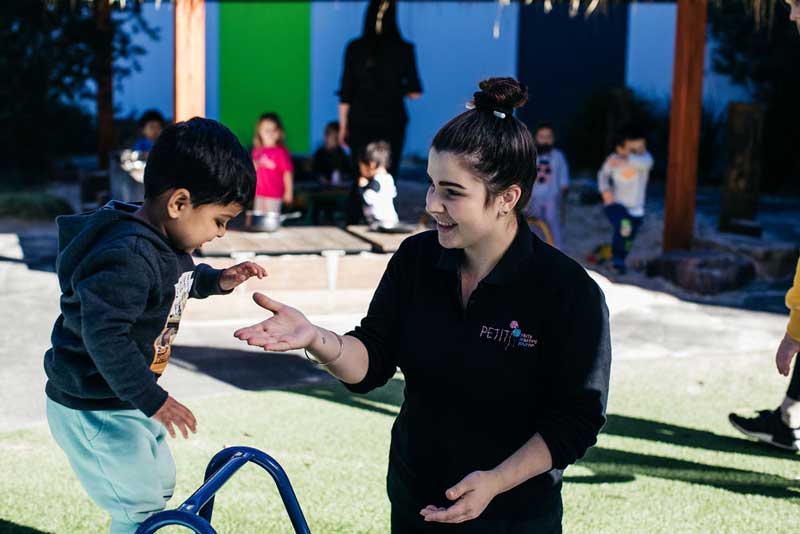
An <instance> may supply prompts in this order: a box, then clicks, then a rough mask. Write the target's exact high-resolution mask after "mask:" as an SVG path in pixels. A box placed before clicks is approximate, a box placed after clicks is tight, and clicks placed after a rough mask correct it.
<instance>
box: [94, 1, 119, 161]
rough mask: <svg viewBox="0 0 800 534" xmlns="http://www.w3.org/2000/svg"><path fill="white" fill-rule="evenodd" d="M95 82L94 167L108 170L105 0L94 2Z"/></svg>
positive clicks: (109, 66)
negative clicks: (95, 162)
mask: <svg viewBox="0 0 800 534" xmlns="http://www.w3.org/2000/svg"><path fill="white" fill-rule="evenodd" d="M94 9H95V11H94V17H95V19H94V20H95V27H96V28H97V35H98V40H97V47H96V48H95V61H96V66H95V83H96V84H97V166H98V168H100V169H108V161H109V153H110V152H111V146H112V144H113V142H114V101H113V98H114V95H113V92H112V89H113V85H114V84H113V54H112V38H113V36H112V34H111V5H110V3H109V0H99V1H98V2H97V3H96V4H95V8H94Z"/></svg>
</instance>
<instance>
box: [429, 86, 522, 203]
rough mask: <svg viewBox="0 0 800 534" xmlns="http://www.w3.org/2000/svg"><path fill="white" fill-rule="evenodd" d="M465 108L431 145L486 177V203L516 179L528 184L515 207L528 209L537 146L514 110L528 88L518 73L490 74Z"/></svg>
mask: <svg viewBox="0 0 800 534" xmlns="http://www.w3.org/2000/svg"><path fill="white" fill-rule="evenodd" d="M480 88H481V90H480V91H478V92H476V93H475V94H474V97H473V100H472V102H471V103H470V105H471V106H473V109H470V110H469V111H465V112H464V113H462V114H461V115H458V116H457V117H455V118H454V119H451V120H450V122H448V123H447V124H445V125H444V126H443V127H442V129H441V130H439V131H438V132H437V134H436V136H435V137H434V138H433V143H431V147H432V148H433V149H434V150H436V151H437V152H449V153H450V154H453V155H454V156H456V157H458V158H459V159H460V160H461V162H462V164H463V165H464V166H465V167H466V168H467V169H469V170H470V171H471V172H472V174H474V175H476V176H478V177H479V178H481V179H482V180H483V182H484V184H485V185H486V191H487V193H488V195H487V200H486V204H487V206H488V204H489V202H490V201H491V199H492V198H494V197H496V196H497V195H499V194H501V193H503V192H504V191H505V190H507V189H508V188H509V187H511V186H512V185H518V186H519V187H520V188H521V189H522V196H521V197H520V199H519V202H517V205H516V207H515V210H516V211H517V213H522V210H524V209H525V206H527V205H528V201H529V200H530V198H531V192H532V190H533V181H534V173H535V169H536V147H535V145H534V143H533V137H532V136H531V133H530V131H529V130H528V127H527V126H525V125H524V124H523V123H522V122H521V121H519V120H517V119H516V118H515V117H514V115H513V111H514V109H516V108H519V107H522V106H523V105H524V104H525V102H527V100H528V88H527V87H526V86H525V85H524V84H522V83H520V82H518V81H517V80H515V79H514V78H489V79H488V80H483V81H482V82H481V83H480Z"/></svg>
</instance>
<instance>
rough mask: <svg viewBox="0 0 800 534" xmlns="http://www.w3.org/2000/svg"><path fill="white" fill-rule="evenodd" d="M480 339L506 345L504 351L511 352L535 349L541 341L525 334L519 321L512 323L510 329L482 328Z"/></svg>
mask: <svg viewBox="0 0 800 534" xmlns="http://www.w3.org/2000/svg"><path fill="white" fill-rule="evenodd" d="M478 337H479V338H480V339H486V340H488V341H494V342H495V343H500V344H503V345H505V346H504V347H503V348H504V350H509V349H512V348H514V347H519V348H523V349H532V348H533V347H535V346H536V345H537V344H538V343H539V340H538V339H536V338H535V337H533V336H532V335H531V334H526V333H524V332H523V331H522V330H521V329H520V326H519V323H518V322H517V321H511V324H509V328H497V327H494V326H487V325H483V326H481V333H480V335H479V336H478Z"/></svg>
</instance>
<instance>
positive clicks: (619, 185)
mask: <svg viewBox="0 0 800 534" xmlns="http://www.w3.org/2000/svg"><path fill="white" fill-rule="evenodd" d="M617 139H618V140H617V146H616V149H615V151H614V152H613V153H612V154H611V155H609V156H608V158H606V160H605V162H604V163H603V166H602V167H601V168H600V172H598V173H597V186H598V189H600V193H601V194H602V195H603V204H604V205H605V212H606V216H607V217H608V220H609V221H610V222H611V226H612V227H613V234H612V236H611V251H612V257H613V264H614V269H615V270H616V271H617V273H619V274H625V272H626V267H625V258H626V257H627V256H628V253H629V252H630V251H631V248H632V246H633V240H634V239H635V238H636V234H637V232H638V231H639V228H640V227H641V225H642V221H643V220H644V204H645V196H646V194H647V181H648V179H649V177H650V169H652V168H653V156H651V155H650V153H649V152H648V151H647V142H646V141H645V136H644V134H643V133H642V132H641V131H639V130H637V129H636V128H633V127H630V128H626V129H624V130H622V132H621V133H620V135H619V136H618V138H617Z"/></svg>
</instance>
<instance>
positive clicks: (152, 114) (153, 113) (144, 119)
mask: <svg viewBox="0 0 800 534" xmlns="http://www.w3.org/2000/svg"><path fill="white" fill-rule="evenodd" d="M148 122H158V123H160V124H161V126H162V128H163V127H164V125H165V124H166V123H167V121H166V120H164V115H162V114H161V113H160V112H159V111H158V110H155V109H149V110H147V111H145V112H144V113H142V116H141V117H139V122H138V123H137V124H138V125H139V128H144V127H145V125H147V123H148Z"/></svg>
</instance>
